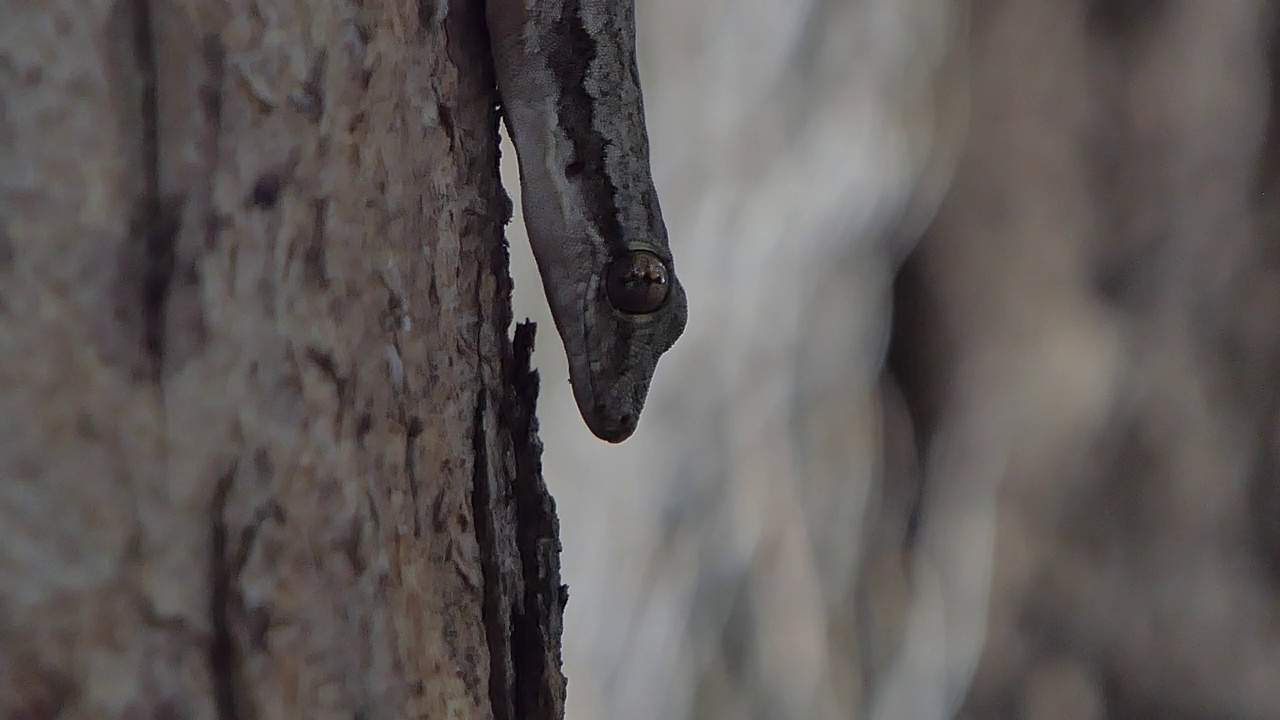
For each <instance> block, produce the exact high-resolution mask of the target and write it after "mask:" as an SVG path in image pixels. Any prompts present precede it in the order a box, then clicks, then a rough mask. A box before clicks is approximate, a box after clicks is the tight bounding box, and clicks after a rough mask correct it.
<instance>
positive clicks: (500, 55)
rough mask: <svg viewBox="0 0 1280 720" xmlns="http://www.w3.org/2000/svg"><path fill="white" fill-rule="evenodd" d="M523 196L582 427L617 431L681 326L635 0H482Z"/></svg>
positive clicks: (618, 436)
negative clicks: (648, 121) (655, 170)
mask: <svg viewBox="0 0 1280 720" xmlns="http://www.w3.org/2000/svg"><path fill="white" fill-rule="evenodd" d="M485 11H486V22H487V25H488V30H489V40H490V47H491V51H492V55H493V66H494V71H495V75H496V79H497V86H498V96H499V98H500V105H501V110H502V116H503V119H504V120H505V122H506V126H507V132H508V134H509V135H510V137H511V140H512V144H513V145H515V149H516V159H517V164H518V167H519V173H520V191H521V207H522V208H523V211H524V224H525V229H526V231H527V233H528V236H529V243H530V246H531V247H532V249H533V255H534V260H535V261H536V264H537V266H538V274H539V275H540V276H541V278H542V286H543V291H544V293H545V294H546V297H547V302H548V304H549V305H550V307H551V315H552V318H553V319H554V322H555V326H556V329H557V331H558V332H559V334H560V339H561V342H562V343H563V344H564V349H565V354H566V355H567V356H568V360H569V384H570V386H571V387H572V389H573V397H574V401H575V402H576V403H577V406H578V411H579V412H580V413H581V415H582V419H583V421H584V422H585V423H586V425H587V427H588V429H590V430H591V432H592V433H593V434H594V435H595V436H596V437H598V438H600V439H601V440H604V441H606V442H611V443H620V442H622V441H624V440H626V439H627V438H629V437H631V435H632V433H634V432H635V429H636V425H637V423H638V422H639V419H640V412H641V410H642V409H643V408H644V404H645V399H646V397H647V396H648V394H649V385H650V383H651V382H652V380H653V373H654V369H655V367H656V365H657V362H658V358H659V357H661V356H662V354H663V353H665V352H667V351H668V350H670V349H671V347H672V346H673V345H674V344H675V342H676V339H677V338H679V337H680V335H681V333H683V332H684V329H685V324H686V322H687V317H688V300H687V298H686V295H685V291H684V288H683V287H682V286H681V285H680V281H679V280H677V279H676V272H675V261H674V259H673V258H672V255H671V248H670V245H669V242H668V238H667V228H666V225H665V223H664V222H663V219H662V211H661V209H660V208H659V206H658V194H657V190H656V189H655V188H654V183H653V177H652V171H651V170H650V167H649V138H648V133H647V131H646V128H645V117H644V103H643V100H642V98H641V95H640V75H639V69H638V67H637V64H636V40H635V32H636V26H635V0H488V2H487V4H486V9H485Z"/></svg>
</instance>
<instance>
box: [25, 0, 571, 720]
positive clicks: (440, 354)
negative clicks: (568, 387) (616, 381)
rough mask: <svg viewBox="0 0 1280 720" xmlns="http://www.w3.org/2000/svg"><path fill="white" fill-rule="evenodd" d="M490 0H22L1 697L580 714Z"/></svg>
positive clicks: (165, 705) (286, 708)
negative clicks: (521, 301) (498, 109)
mask: <svg viewBox="0 0 1280 720" xmlns="http://www.w3.org/2000/svg"><path fill="white" fill-rule="evenodd" d="M482 13H483V3H476V2H469V1H468V0H441V2H438V3H431V2H426V1H425V0H424V1H423V2H420V3H389V2H378V1H376V0H374V1H372V2H366V3H351V4H346V3H288V2H281V1H278V0H261V2H257V3H253V4H249V3H230V2H197V1H196V0H182V1H177V2H167V3H149V2H147V0H118V1H115V2H112V1H111V0H46V1H45V2H15V1H14V0H2V1H0V17H3V21H2V22H0V717H2V718H15V719H16V718H22V719H28V718H31V719H34V718H52V717H55V716H56V717H59V718H93V719H94V720H97V719H100V718H152V717H154V718H222V719H223V720H227V719H229V718H250V717H252V718H344V719H349V718H353V717H355V718H441V719H443V718H459V719H468V718H498V719H499V720H504V719H505V720H512V719H514V718H521V720H524V719H531V718H532V719H540V718H559V717H561V715H562V709H561V708H562V704H563V691H564V679H563V677H562V676H561V674H560V665H559V662H560V651H559V643H560V632H561V624H560V621H561V613H562V610H563V603H564V598H565V596H564V593H563V589H562V588H561V586H560V584H559V569H558V562H559V560H558V557H559V555H558V553H559V549H558V540H557V534H558V527H557V523H556V519H555V516H554V510H553V506H552V503H551V499H550V497H549V496H548V495H547V494H546V491H545V487H544V486H543V484H542V480H541V475H540V473H541V469H540V460H539V454H540V446H539V445H538V442H537V439H536V426H535V423H534V421H533V416H532V413H533V406H534V401H535V397H536V394H537V378H536V376H535V375H533V374H532V373H531V372H530V371H529V369H528V353H529V350H530V348H531V345H532V340H533V338H532V328H531V327H529V328H522V329H521V330H519V331H518V332H517V339H516V343H515V348H514V349H513V347H512V344H511V342H510V341H509V339H508V337H507V335H506V331H507V327H508V326H509V324H510V320H511V310H510V305H509V292H510V282H509V279H508V276H507V268H506V263H507V258H506V252H505V247H504V245H503V238H502V223H503V222H504V221H505V219H506V218H507V217H508V216H509V202H508V200H507V198H506V196H505V194H504V192H503V191H502V188H501V185H500V183H499V179H498V170H497V169H498V165H497V116H496V113H495V109H494V95H493V91H492V87H493V83H492V77H491V70H490V68H489V62H488V49H487V39H486V37H487V36H486V34H485V32H484V29H483V21H482Z"/></svg>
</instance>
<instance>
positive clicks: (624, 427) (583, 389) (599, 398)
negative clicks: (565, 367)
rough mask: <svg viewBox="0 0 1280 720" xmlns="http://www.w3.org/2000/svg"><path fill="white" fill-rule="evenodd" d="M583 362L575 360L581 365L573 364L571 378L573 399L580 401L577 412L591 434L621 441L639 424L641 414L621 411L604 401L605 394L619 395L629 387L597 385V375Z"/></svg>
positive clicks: (606, 440)
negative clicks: (605, 388)
mask: <svg viewBox="0 0 1280 720" xmlns="http://www.w3.org/2000/svg"><path fill="white" fill-rule="evenodd" d="M583 364H585V363H575V365H579V366H578V367H574V366H573V365H571V366H570V368H569V378H570V385H571V387H572V388H573V399H574V401H575V402H576V403H577V405H578V412H579V413H580V414H581V415H582V420H583V422H585V423H586V424H587V429H589V430H590V431H591V434H592V435H595V436H596V437H598V438H600V439H601V440H604V441H605V442H608V443H614V444H616V443H620V442H622V441H624V440H626V439H627V438H629V437H631V435H632V434H634V433H635V431H636V426H637V425H638V424H639V421H640V416H639V414H638V413H635V412H630V411H625V410H624V411H622V412H618V411H617V410H612V409H610V405H609V403H608V402H606V401H605V398H606V397H610V396H613V397H617V396H618V394H619V392H618V391H619V390H622V391H623V393H625V392H626V390H623V389H622V388H618V387H615V388H613V392H612V393H606V392H603V390H604V389H603V388H600V387H597V386H596V381H595V378H593V377H592V376H591V373H590V370H589V368H587V367H582V366H581V365H583ZM628 389H629V388H628Z"/></svg>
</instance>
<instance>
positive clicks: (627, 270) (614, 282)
mask: <svg viewBox="0 0 1280 720" xmlns="http://www.w3.org/2000/svg"><path fill="white" fill-rule="evenodd" d="M669 274H670V273H669V271H668V270H667V264H666V263H664V262H662V259H661V258H659V257H658V256H657V255H654V254H653V253H651V252H645V251H644V250H635V251H633V252H630V253H628V254H626V255H623V256H622V257H619V258H617V259H615V260H614V261H613V262H612V263H610V264H609V270H608V273H607V274H606V276H605V292H606V293H607V294H608V296H609V303H610V304H611V305H613V306H614V307H615V308H617V309H618V310H620V311H622V312H624V313H627V314H629V315H644V314H647V313H651V312H654V311H656V310H657V309H658V308H661V307H662V305H663V303H665V302H666V301H667V295H668V294H669V293H670V292H671V283H670V280H669Z"/></svg>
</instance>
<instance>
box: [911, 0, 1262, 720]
mask: <svg viewBox="0 0 1280 720" xmlns="http://www.w3.org/2000/svg"><path fill="white" fill-rule="evenodd" d="M1278 22H1280V14H1278V13H1277V11H1276V9H1275V6H1274V4H1272V3H1268V2H1263V1H1262V0H1239V1H1238V2H1230V3H1207V2H1193V1H1190V0H1143V1H1132V0H1131V1H1119V0H1110V1H1106V0H1090V1H1088V2H1042V1H1041V0H992V1H990V2H974V3H972V17H971V25H970V36H969V38H968V53H969V58H970V66H969V68H968V70H969V72H968V76H967V81H968V82H969V84H970V87H971V90H972V93H971V109H972V111H971V114H970V117H969V123H968V125H969V133H968V138H967V143H966V147H965V152H964V154H963V156H962V158H961V160H960V163H959V166H958V168H957V174H956V177H955V180H954V182H953V184H952V188H951V191H950V193H949V195H948V197H947V198H946V200H945V202H944V203H943V205H942V207H941V210H940V212H939V214H938V216H937V218H936V221H935V222H934V223H933V226H932V227H931V228H930V229H929V232H928V233H927V234H926V236H925V238H924V240H923V242H922V243H921V245H920V246H919V247H918V248H917V250H916V252H915V253H914V255H913V256H912V258H911V260H910V261H909V262H908V264H907V266H906V268H905V270H904V272H903V274H902V277H901V280H900V283H899V287H898V297H897V313H898V321H897V328H896V331H895V338H894V341H893V345H894V349H893V350H892V351H891V353H890V367H891V368H892V370H893V372H894V374H895V375H896V377H897V378H898V380H900V381H901V382H902V387H903V390H904V395H905V396H906V398H907V404H908V405H910V407H911V414H912V415H913V416H914V421H915V429H916V431H917V432H918V434H919V438H920V441H921V447H922V449H923V450H924V452H925V454H926V463H927V465H928V468H929V470H928V472H926V473H925V474H924V478H925V482H924V485H923V487H922V488H921V489H920V492H921V495H920V508H921V509H922V510H921V512H920V513H919V515H918V517H919V518H920V522H919V530H918V531H915V535H916V537H915V538H912V539H911V540H910V541H909V542H912V543H917V549H918V547H919V545H918V544H919V543H924V542H926V541H927V538H929V537H930V536H931V534H932V536H933V537H934V540H935V543H934V547H938V548H960V550H958V551H957V552H964V541H963V539H962V538H961V536H960V533H959V532H957V533H953V534H951V535H950V536H945V535H944V534H942V533H945V531H940V530H939V528H945V527H946V526H947V524H948V522H949V520H948V517H949V516H950V517H952V518H954V517H955V516H959V515H964V514H970V515H972V514H974V513H973V511H972V506H973V504H974V503H973V498H975V497H988V498H990V502H991V508H990V510H991V512H992V514H993V516H994V517H995V518H996V522H994V523H993V527H992V538H993V540H992V547H988V548H986V549H983V550H982V551H981V552H982V553H984V555H988V554H989V555H990V557H991V560H992V566H991V567H992V568H993V570H992V572H993V575H992V577H991V581H990V585H989V587H990V596H989V598H987V597H980V598H978V599H979V600H980V601H981V602H982V605H983V607H984V608H985V612H986V617H985V618H983V617H981V616H980V615H981V611H980V612H979V617H976V618H971V619H970V622H971V624H972V625H973V626H975V627H978V628H983V629H985V630H986V633H985V644H984V646H983V647H982V648H981V653H980V654H981V657H980V658H975V659H976V660H978V661H979V662H978V663H977V664H976V666H975V667H976V673H974V674H972V675H971V677H972V678H973V680H974V682H973V685H972V687H971V688H970V691H969V694H968V697H967V700H965V707H966V709H967V711H968V714H966V715H962V717H972V718H984V719H986V718H1027V719H1029V720H1040V719H1042V718H1043V719H1051V718H1053V719H1056V718H1156V717H1160V718H1163V717H1177V718H1188V719H1194V718H1204V719H1205V720H1208V719H1209V718H1224V717H1230V718H1241V719H1244V718H1250V719H1253V718H1256V719H1257V720H1264V719H1267V718H1276V717H1280V684H1277V683H1276V682H1275V679H1276V678H1280V563H1278V562H1277V560H1276V559H1277V557H1280V532H1278V531H1277V528H1278V527H1280V522H1278V521H1277V518H1280V502H1277V500H1278V499H1280V481H1278V480H1277V461H1276V451H1277V434H1276V433H1277V408H1280V383H1277V377H1276V369H1277V368H1280V256H1277V252H1276V228H1277V218H1278V217H1280V216H1278V214H1277V208H1280V205H1278V204H1277V201H1276V197H1277V195H1276V185H1277V178H1278V177H1280V173H1278V172H1277V165H1276V161H1277V159H1278V157H1280V156H1278V155H1277V152H1276V149H1277V148H1278V147H1280V116H1278V114H1277V113H1278V112H1280V103H1277V97H1280V94H1277V91H1276V83H1277V80H1278V79H1280V43H1278V42H1277V38H1280V25H1278ZM988 470H991V472H988ZM948 503H950V505H948ZM952 524H954V525H958V523H952ZM971 547H977V546H976V545H975V546H971ZM948 640H951V638H950V637H948ZM935 654H936V653H935ZM953 679H960V678H953ZM963 679H964V680H965V683H964V685H967V684H968V683H967V680H968V676H966V677H965V678H963ZM964 685H962V686H961V688H963V687H964Z"/></svg>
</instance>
